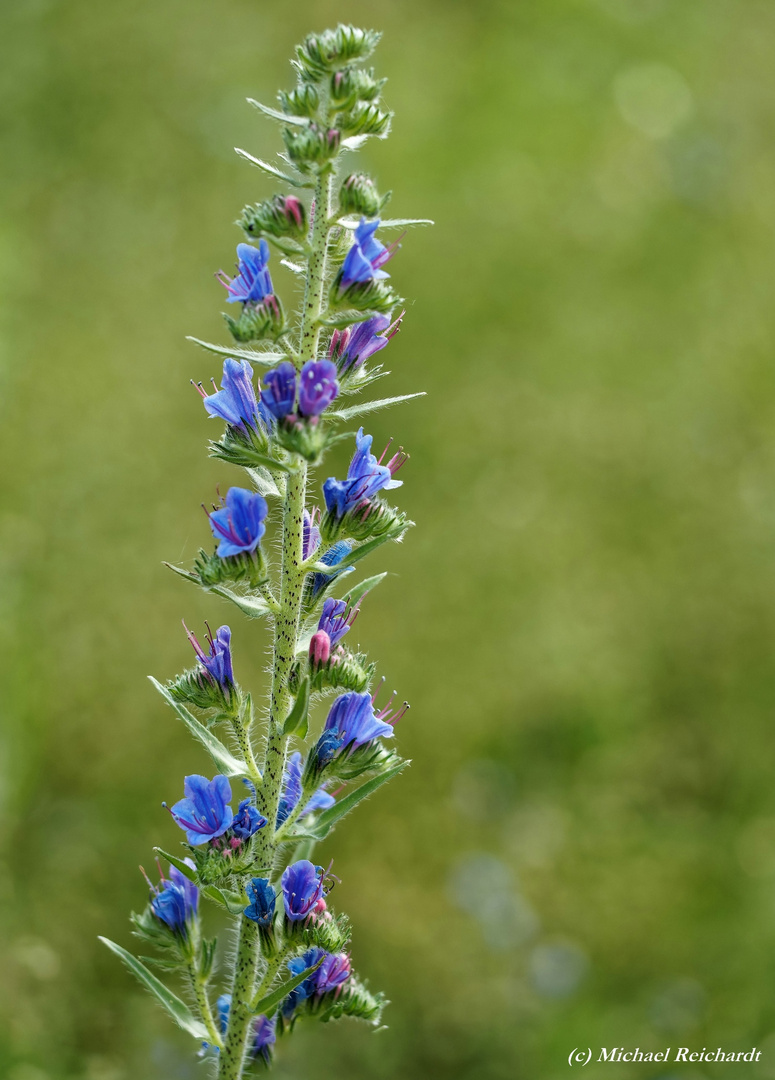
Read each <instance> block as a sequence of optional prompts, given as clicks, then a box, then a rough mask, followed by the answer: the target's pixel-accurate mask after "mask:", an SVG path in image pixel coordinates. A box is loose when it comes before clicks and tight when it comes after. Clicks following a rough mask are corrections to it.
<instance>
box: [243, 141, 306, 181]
mask: <svg viewBox="0 0 775 1080" xmlns="http://www.w3.org/2000/svg"><path fill="white" fill-rule="evenodd" d="M234 149H235V151H236V152H237V153H238V154H239V156H240V157H242V158H244V159H245V161H249V162H250V164H251V165H255V166H256V168H258V169H261V170H262V171H263V172H265V173H269V175H270V176H274V177H276V178H277V179H278V180H284V181H285V182H286V184H290V185H291V187H297V188H312V187H314V186H315V185H314V184H313V183H311V182H310V181H309V180H299V179H297V178H296V177H295V176H289V175H288V174H287V173H284V172H282V171H281V170H280V169H277V168H275V166H274V165H270V164H269V162H268V161H262V160H261V159H260V158H257V157H253V155H252V154H249V153H248V152H247V150H240V148H239V147H238V146H235V147H234Z"/></svg>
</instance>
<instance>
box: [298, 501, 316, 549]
mask: <svg viewBox="0 0 775 1080" xmlns="http://www.w3.org/2000/svg"><path fill="white" fill-rule="evenodd" d="M319 519H320V511H319V510H318V508H317V507H314V508H313V510H312V513H310V512H309V510H305V511H304V518H303V524H302V533H303V535H302V544H301V549H302V550H301V554H302V558H303V559H304V560H305V561H306V560H307V559H308V558H309V557H310V555H311V554H312V553H313V551H317V549H318V548H319V547H320V529H319V528H318V525H317V523H318V520H319Z"/></svg>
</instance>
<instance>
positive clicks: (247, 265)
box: [217, 240, 273, 304]
mask: <svg viewBox="0 0 775 1080" xmlns="http://www.w3.org/2000/svg"><path fill="white" fill-rule="evenodd" d="M237 258H238V259H239V266H238V268H237V276H236V277H235V278H233V279H231V280H229V277H228V275H227V274H225V273H224V271H222V270H221V271H220V273H219V274H218V275H217V276H218V277H219V279H220V281H221V283H222V284H223V285H225V286H226V291H227V292H228V294H229V296H228V303H230V304H236V303H238V302H241V303H243V304H260V303H261V301H262V300H263V299H264V298H265V297H267V296H271V295H272V293H273V289H272V279H271V277H270V276H269V270H268V269H267V265H266V264H267V263H268V262H269V245H268V244H267V242H266V240H262V241H261V242H260V244H259V245H258V247H257V248H254V247H252V246H251V245H250V244H237Z"/></svg>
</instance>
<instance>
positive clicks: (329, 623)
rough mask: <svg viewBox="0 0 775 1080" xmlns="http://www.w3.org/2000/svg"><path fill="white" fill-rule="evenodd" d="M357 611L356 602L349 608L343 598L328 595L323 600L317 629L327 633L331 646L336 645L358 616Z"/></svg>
mask: <svg viewBox="0 0 775 1080" xmlns="http://www.w3.org/2000/svg"><path fill="white" fill-rule="evenodd" d="M358 611H359V608H358V605H357V604H356V605H355V607H352V608H351V607H350V605H349V604H348V603H347V602H346V601H345V600H334V599H333V597H330V596H328V597H326V599H325V600H324V601H323V612H322V614H321V616H320V620H319V622H318V630H323V631H325V633H326V634H328V638H329V641H330V642H331V645H332V646H333V645H338V644H339V642H340V641H341V640H342V638H343V637H344V635H345V634H346V633H347V631H348V630H349V629H350V627H351V626H352V624H353V623H354V622H355V620H356V618H357V617H358Z"/></svg>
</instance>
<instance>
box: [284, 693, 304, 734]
mask: <svg viewBox="0 0 775 1080" xmlns="http://www.w3.org/2000/svg"><path fill="white" fill-rule="evenodd" d="M309 691H310V681H309V679H304V680H303V682H301V684H300V685H299V688H298V690H297V691H296V700H295V701H294V703H293V708H292V709H291V711H290V712H289V713H288V716H287V718H286V721H285V725H284V726H283V735H297V736H298V737H299V738H300V739H306V737H307V732H308V731H309Z"/></svg>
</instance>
